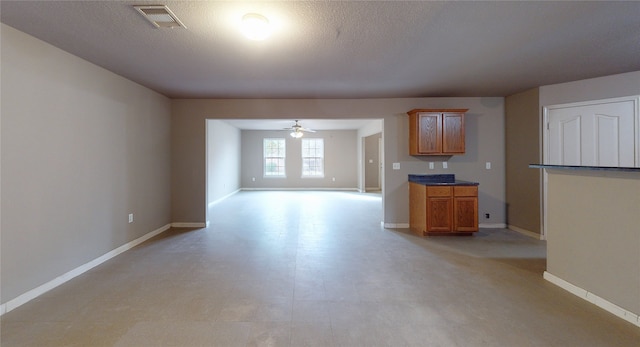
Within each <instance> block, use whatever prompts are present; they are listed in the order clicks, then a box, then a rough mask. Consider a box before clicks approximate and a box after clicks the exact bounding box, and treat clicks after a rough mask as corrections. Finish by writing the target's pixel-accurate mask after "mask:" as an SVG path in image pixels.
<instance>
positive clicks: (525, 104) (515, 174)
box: [505, 88, 542, 234]
mask: <svg viewBox="0 0 640 347" xmlns="http://www.w3.org/2000/svg"><path fill="white" fill-rule="evenodd" d="M505 138H506V140H505V141H506V185H507V186H506V192H507V224H508V225H509V227H510V228H512V229H516V230H519V231H526V232H530V233H535V234H540V233H541V231H542V228H541V205H540V199H541V193H540V192H541V183H542V180H541V177H542V176H541V173H540V170H532V169H529V164H537V163H541V162H542V161H541V160H542V154H541V147H542V146H541V142H540V106H539V91H538V88H534V89H530V90H528V91H525V92H522V93H518V94H515V95H511V96H508V97H506V98H505Z"/></svg>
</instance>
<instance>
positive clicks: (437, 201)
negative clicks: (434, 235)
mask: <svg viewBox="0 0 640 347" xmlns="http://www.w3.org/2000/svg"><path fill="white" fill-rule="evenodd" d="M451 200H452V199H451V197H433V198H427V231H431V232H449V231H451V230H453V228H452V221H451V215H452V212H453V206H452V205H453V204H452V202H451Z"/></svg>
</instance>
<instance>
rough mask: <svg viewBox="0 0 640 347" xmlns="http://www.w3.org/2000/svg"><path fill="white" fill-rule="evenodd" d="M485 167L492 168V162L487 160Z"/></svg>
mask: <svg viewBox="0 0 640 347" xmlns="http://www.w3.org/2000/svg"><path fill="white" fill-rule="evenodd" d="M484 167H485V168H486V169H487V170H491V162H490V161H488V162H486V163H485V164H484Z"/></svg>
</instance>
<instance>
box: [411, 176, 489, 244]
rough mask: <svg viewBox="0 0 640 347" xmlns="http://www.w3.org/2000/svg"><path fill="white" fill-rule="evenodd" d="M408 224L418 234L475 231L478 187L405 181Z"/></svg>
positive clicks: (467, 232) (476, 226)
mask: <svg viewBox="0 0 640 347" xmlns="http://www.w3.org/2000/svg"><path fill="white" fill-rule="evenodd" d="M409 225H410V228H411V230H412V231H413V232H414V233H415V234H417V235H420V236H425V235H430V234H434V235H435V234H469V233H472V232H476V231H478V187H477V186H428V185H423V184H419V183H414V182H409Z"/></svg>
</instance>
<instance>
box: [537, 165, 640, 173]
mask: <svg viewBox="0 0 640 347" xmlns="http://www.w3.org/2000/svg"><path fill="white" fill-rule="evenodd" d="M529 168H531V169H564V170H582V171H586V170H590V171H616V172H638V173H640V167H610V166H573V165H547V164H529Z"/></svg>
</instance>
